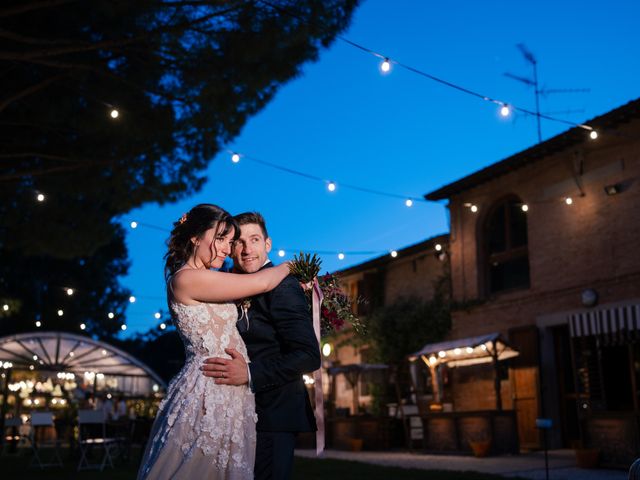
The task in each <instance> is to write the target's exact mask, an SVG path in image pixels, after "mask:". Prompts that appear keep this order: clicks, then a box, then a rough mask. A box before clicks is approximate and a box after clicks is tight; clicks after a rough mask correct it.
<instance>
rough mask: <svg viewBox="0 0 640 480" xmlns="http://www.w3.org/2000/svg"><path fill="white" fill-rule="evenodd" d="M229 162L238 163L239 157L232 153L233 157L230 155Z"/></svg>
mask: <svg viewBox="0 0 640 480" xmlns="http://www.w3.org/2000/svg"><path fill="white" fill-rule="evenodd" d="M231 161H232V162H233V163H238V162H239V161H240V155H238V154H237V153H234V154H233V155H231Z"/></svg>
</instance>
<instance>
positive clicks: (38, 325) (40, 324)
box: [36, 320, 42, 328]
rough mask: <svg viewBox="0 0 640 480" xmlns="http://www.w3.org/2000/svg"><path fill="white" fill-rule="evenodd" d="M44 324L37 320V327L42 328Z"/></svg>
mask: <svg viewBox="0 0 640 480" xmlns="http://www.w3.org/2000/svg"><path fill="white" fill-rule="evenodd" d="M41 326H42V322H41V321H40V320H37V321H36V327H38V328H40V327H41Z"/></svg>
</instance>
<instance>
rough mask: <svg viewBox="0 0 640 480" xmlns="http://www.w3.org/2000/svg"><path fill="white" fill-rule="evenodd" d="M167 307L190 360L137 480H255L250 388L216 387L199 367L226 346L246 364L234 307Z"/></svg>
mask: <svg viewBox="0 0 640 480" xmlns="http://www.w3.org/2000/svg"><path fill="white" fill-rule="evenodd" d="M169 306H170V308H171V311H172V314H173V319H174V321H175V323H176V327H177V329H178V332H179V333H180V336H181V337H182V340H183V342H184V344H185V352H186V357H187V361H186V363H185V366H184V367H183V368H182V370H181V371H180V373H179V374H178V375H177V376H176V377H175V378H174V379H173V380H172V381H171V384H170V385H169V388H168V390H167V396H166V398H165V399H164V400H163V401H162V403H161V404H160V408H159V411H158V415H157V417H156V420H155V422H154V425H153V428H152V430H151V436H150V439H149V444H148V445H147V449H146V452H145V455H144V458H143V460H142V464H141V466H140V470H139V472H138V479H139V480H142V479H154V480H155V479H207V480H221V479H225V480H236V479H237V480H245V479H246V480H249V479H252V478H253V464H254V460H255V442H256V421H257V416H256V414H255V403H254V397H253V394H252V393H251V391H250V390H249V387H248V386H246V385H243V386H239V387H237V386H230V385H216V384H215V381H214V379H213V378H209V377H205V376H203V375H202V372H201V371H200V369H199V368H200V366H201V365H202V361H203V360H204V359H205V358H208V357H225V358H228V355H227V354H226V353H225V351H224V349H225V348H235V349H236V350H238V352H240V353H241V354H242V355H243V356H244V357H245V360H246V361H248V357H247V350H246V347H245V345H244V342H243V341H242V338H241V337H240V334H239V333H238V330H237V328H236V321H237V317H238V313H237V309H236V306H235V305H234V304H232V303H202V304H198V305H184V304H181V303H175V302H171V303H170V305H169ZM158 355H162V352H158Z"/></svg>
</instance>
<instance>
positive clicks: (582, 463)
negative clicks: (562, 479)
mask: <svg viewBox="0 0 640 480" xmlns="http://www.w3.org/2000/svg"><path fill="white" fill-rule="evenodd" d="M599 461H600V450H598V449H597V448H578V449H576V465H577V466H578V468H598V463H599Z"/></svg>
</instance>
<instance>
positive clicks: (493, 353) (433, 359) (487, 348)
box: [409, 333, 520, 410]
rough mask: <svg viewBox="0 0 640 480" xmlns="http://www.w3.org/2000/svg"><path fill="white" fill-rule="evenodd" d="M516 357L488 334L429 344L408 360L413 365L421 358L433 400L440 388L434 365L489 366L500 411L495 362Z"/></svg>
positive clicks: (492, 334)
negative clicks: (492, 371)
mask: <svg viewBox="0 0 640 480" xmlns="http://www.w3.org/2000/svg"><path fill="white" fill-rule="evenodd" d="M518 355H520V353H519V352H518V351H517V350H514V349H513V348H512V347H511V346H510V345H509V344H508V343H507V342H506V341H505V340H504V339H503V338H502V336H501V335H500V334H499V333H489V334H487V335H480V336H477V337H468V338H461V339H458V340H450V341H447V342H439V343H429V344H427V345H425V346H424V347H422V348H421V349H420V350H418V351H417V352H414V353H412V354H411V355H409V360H410V361H412V362H415V361H416V360H417V359H418V358H421V359H422V360H423V361H424V363H425V364H426V365H427V366H428V367H429V369H430V370H431V381H432V383H433V391H434V395H435V398H436V399H437V400H438V401H439V399H440V387H439V384H438V382H437V380H436V370H437V367H438V365H441V364H446V365H447V366H449V367H465V366H470V365H478V364H483V363H493V366H494V369H495V378H494V388H495V394H496V408H497V409H498V410H502V398H501V395H500V378H499V375H498V362H500V361H502V360H508V359H510V358H514V357H517V356H518Z"/></svg>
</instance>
